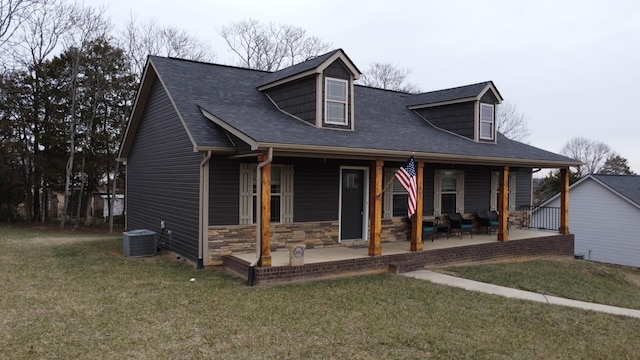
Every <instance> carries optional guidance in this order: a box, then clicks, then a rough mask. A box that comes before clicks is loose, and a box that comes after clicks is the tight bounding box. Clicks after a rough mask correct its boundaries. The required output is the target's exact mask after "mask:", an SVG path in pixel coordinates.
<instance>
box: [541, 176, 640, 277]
mask: <svg viewBox="0 0 640 360" xmlns="http://www.w3.org/2000/svg"><path fill="white" fill-rule="evenodd" d="M559 198H560V196H559V195H556V196H554V197H552V198H551V199H549V200H547V201H546V202H544V203H542V204H541V205H540V206H541V207H559V206H560V199H559ZM569 201H570V204H571V206H570V208H569V229H570V230H571V232H572V233H573V234H574V235H575V253H576V254H577V255H584V258H585V259H587V260H593V261H598V262H605V263H611V264H619V265H628V266H635V267H640V237H639V235H638V234H640V176H638V175H600V174H598V175H587V176H585V177H583V178H582V179H580V180H578V181H576V182H575V183H574V184H573V185H571V187H570V188H569ZM536 215H537V214H536V212H535V211H534V214H533V215H532V217H534V218H535V216H536Z"/></svg>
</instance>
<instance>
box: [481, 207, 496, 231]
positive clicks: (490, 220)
mask: <svg viewBox="0 0 640 360" xmlns="http://www.w3.org/2000/svg"><path fill="white" fill-rule="evenodd" d="M476 214H477V216H478V234H479V233H480V228H484V229H485V232H486V233H487V234H491V230H496V231H498V213H497V212H495V211H493V210H492V211H478V212H477V213H476Z"/></svg>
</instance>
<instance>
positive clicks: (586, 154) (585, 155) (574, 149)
mask: <svg viewBox="0 0 640 360" xmlns="http://www.w3.org/2000/svg"><path fill="white" fill-rule="evenodd" d="M560 153H562V154H564V155H566V156H569V157H571V158H574V159H576V160H580V161H582V163H584V165H583V166H579V167H578V171H577V175H578V177H583V176H585V175H587V174H597V173H598V172H600V169H601V168H602V166H603V165H604V163H605V161H606V159H607V158H608V157H609V156H610V155H612V154H613V151H612V150H611V148H610V147H609V145H607V144H605V143H603V142H600V141H595V140H589V139H585V138H583V137H575V138H572V139H571V140H569V142H568V143H567V144H565V146H564V147H563V148H562V150H561V151H560Z"/></svg>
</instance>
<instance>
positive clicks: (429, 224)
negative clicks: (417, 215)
mask: <svg viewBox="0 0 640 360" xmlns="http://www.w3.org/2000/svg"><path fill="white" fill-rule="evenodd" d="M429 234H431V242H433V236H434V235H435V224H434V223H433V221H423V222H422V239H425V238H426V236H427V235H429Z"/></svg>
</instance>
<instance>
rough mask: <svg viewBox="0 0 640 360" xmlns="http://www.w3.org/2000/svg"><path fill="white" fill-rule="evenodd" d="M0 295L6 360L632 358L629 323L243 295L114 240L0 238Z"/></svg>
mask: <svg viewBox="0 0 640 360" xmlns="http://www.w3.org/2000/svg"><path fill="white" fill-rule="evenodd" d="M534 270H535V269H534ZM540 271H542V269H541V270H540ZM543 276H545V275H544V274H542V273H538V272H536V271H532V272H530V273H529V277H532V278H536V277H543ZM574 277H575V275H574V274H573V273H568V274H566V275H565V280H566V281H567V282H575V281H577V279H575V278H574ZM191 278H195V280H196V281H190V279H191ZM0 286H1V288H2V291H3V294H2V296H0V307H1V308H2V312H1V314H2V315H0V326H1V329H2V331H1V332H0V348H1V349H2V356H3V358H7V359H34V358H35V359H41V358H59V359H122V358H130V359H178V358H179V359H214V358H215V359H452V358H453V359H456V358H473V359H532V358H536V359H585V358H599V359H604V358H611V359H633V358H636V357H637V352H638V349H640V339H639V338H638V336H637V334H638V333H640V319H633V318H628V317H622V316H613V315H607V314H601V313H594V312H588V311H583V310H579V309H572V308H567V307H560V306H550V305H546V304H539V303H533V302H527V301H521V300H513V299H506V298H501V297H497V296H492V295H487V294H479V293H475V292H468V291H464V290H461V289H456V288H449V287H446V286H441V285H435V284H432V283H429V282H426V281H421V280H416V279H412V278H406V277H403V276H396V275H392V274H382V275H374V276H360V277H354V278H347V279H339V280H331V281H318V282H310V283H304V284H292V285H285V286H277V287H247V286H246V282H245V281H243V280H241V279H238V278H236V277H232V276H229V275H226V274H223V273H221V272H218V271H202V270H196V269H194V268H192V267H190V266H188V265H187V264H185V263H183V262H180V261H176V259H174V258H171V257H168V256H155V257H150V258H126V257H124V256H123V255H122V238H121V235H116V236H105V235H102V236H99V235H93V234H72V233H70V232H62V233H60V232H40V231H34V230H30V229H22V228H16V227H11V228H7V227H0Z"/></svg>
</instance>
